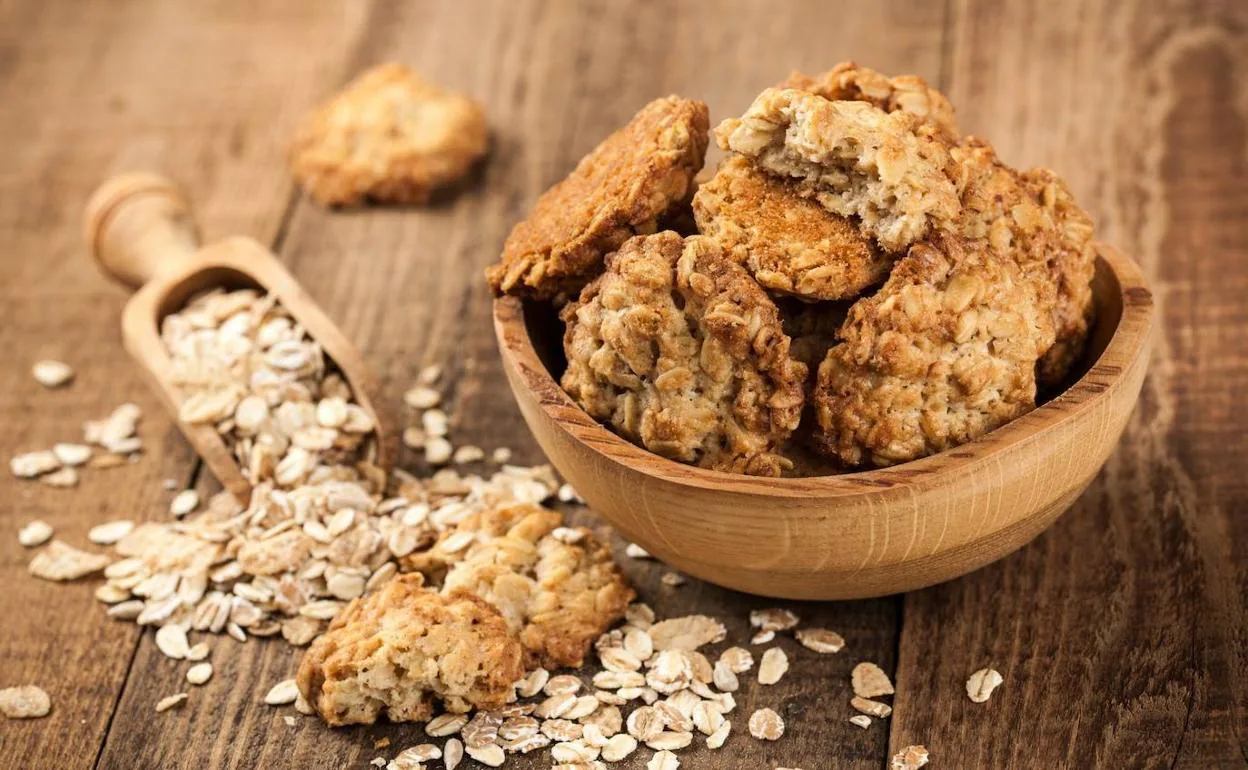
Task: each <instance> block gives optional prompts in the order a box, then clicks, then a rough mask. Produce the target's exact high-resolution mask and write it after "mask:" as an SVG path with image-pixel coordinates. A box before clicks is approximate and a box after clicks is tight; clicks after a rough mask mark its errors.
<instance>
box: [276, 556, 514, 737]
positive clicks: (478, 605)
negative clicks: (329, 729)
mask: <svg viewBox="0 0 1248 770" xmlns="http://www.w3.org/2000/svg"><path fill="white" fill-rule="evenodd" d="M421 584H422V577H421V576H420V575H415V574H414V575H400V576H398V577H396V578H394V579H392V580H391V581H390V582H388V583H386V585H385V586H384V587H383V588H382V589H381V590H379V591H377V592H376V593H374V594H371V595H369V596H366V597H363V598H360V599H355V600H354V601H352V602H351V604H350V605H348V606H347V608H346V609H345V610H344V611H343V612H342V613H341V614H339V615H338V617H337V618H335V619H334V621H333V622H332V623H331V624H330V626H329V630H328V631H326V632H325V633H324V634H323V635H322V636H320V637H318V638H317V639H316V640H315V641H314V642H313V643H312V646H311V647H310V648H308V651H307V653H305V654H304V656H303V660H302V661H301V662H300V664H299V673H298V676H297V677H296V681H297V683H298V685H299V691H300V692H301V693H302V694H303V697H304V699H305V700H307V702H308V703H309V704H311V705H312V707H313V708H315V709H316V711H317V712H318V713H319V714H320V715H321V717H322V718H324V720H325V721H326V722H328V723H329V724H331V725H346V724H371V723H372V722H375V721H376V720H377V718H378V717H380V716H383V715H384V716H386V717H388V718H389V719H390V720H392V721H395V722H407V721H424V720H427V719H429V717H431V716H432V715H433V705H434V700H435V699H438V700H441V701H442V702H443V704H444V705H445V707H446V709H447V710H448V711H453V712H466V711H469V710H470V709H472V708H481V709H491V708H499V707H501V706H503V705H504V704H505V703H506V702H507V699H508V697H509V696H510V695H511V686H512V684H513V683H515V682H516V681H517V680H518V679H520V677H521V676H523V675H524V668H523V666H522V665H521V660H522V656H523V651H522V649H521V647H520V644H519V642H517V641H516V640H515V639H514V638H513V637H512V635H511V633H510V632H509V631H508V629H507V623H506V621H504V620H503V618H502V616H501V615H499V613H498V611H497V610H495V609H494V608H493V607H491V606H490V605H489V604H487V603H485V602H484V601H482V600H481V599H479V598H477V597H475V596H472V595H470V594H466V593H461V592H451V593H449V594H440V593H437V592H434V591H430V590H428V589H425V588H423V587H422V585H421Z"/></svg>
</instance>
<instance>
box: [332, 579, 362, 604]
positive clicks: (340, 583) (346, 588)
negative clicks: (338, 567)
mask: <svg viewBox="0 0 1248 770" xmlns="http://www.w3.org/2000/svg"><path fill="white" fill-rule="evenodd" d="M364 586H365V579H364V576H363V575H357V574H353V573H350V572H335V573H334V574H333V575H331V576H330V577H329V579H328V580H326V581H325V587H326V589H328V590H329V592H330V594H332V595H333V596H334V597H336V598H338V599H342V600H343V601H349V600H351V599H354V598H355V597H357V596H361V595H363V593H364Z"/></svg>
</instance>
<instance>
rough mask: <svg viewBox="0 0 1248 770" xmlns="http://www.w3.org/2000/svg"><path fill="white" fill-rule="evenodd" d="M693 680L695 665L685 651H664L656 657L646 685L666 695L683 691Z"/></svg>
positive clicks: (648, 673)
mask: <svg viewBox="0 0 1248 770" xmlns="http://www.w3.org/2000/svg"><path fill="white" fill-rule="evenodd" d="M692 679H693V664H692V663H691V662H690V660H689V656H687V655H686V654H685V652H684V651H683V650H663V651H662V652H659V653H658V654H656V655H655V656H654V660H653V662H652V663H651V665H650V670H649V671H648V672H647V673H646V684H647V685H648V686H649V687H651V688H652V689H654V690H655V691H657V692H661V693H663V694H665V695H668V694H671V693H674V692H676V691H678V690H683V689H685V688H686V687H688V686H689V682H690V681H691V680H692Z"/></svg>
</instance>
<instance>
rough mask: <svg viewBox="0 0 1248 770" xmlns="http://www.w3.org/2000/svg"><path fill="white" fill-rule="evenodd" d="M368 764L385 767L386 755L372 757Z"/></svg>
mask: <svg viewBox="0 0 1248 770" xmlns="http://www.w3.org/2000/svg"><path fill="white" fill-rule="evenodd" d="M368 764H369V765H370V766H372V767H385V766H386V758H385V757H373V758H372V759H370V760H368Z"/></svg>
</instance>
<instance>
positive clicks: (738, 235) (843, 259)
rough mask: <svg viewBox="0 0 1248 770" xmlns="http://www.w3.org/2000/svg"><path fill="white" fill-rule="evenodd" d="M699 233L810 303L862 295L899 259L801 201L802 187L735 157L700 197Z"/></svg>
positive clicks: (696, 205) (849, 224) (767, 283)
mask: <svg viewBox="0 0 1248 770" xmlns="http://www.w3.org/2000/svg"><path fill="white" fill-rule="evenodd" d="M693 213H694V217H695V218H696V220H697V223H698V229H699V230H700V231H701V232H702V233H703V234H704V235H707V236H709V237H711V238H714V239H715V241H716V242H718V243H719V245H720V246H722V247H723V249H724V252H725V253H726V254H727V255H728V256H729V257H731V258H732V259H733V260H734V261H735V262H737V264H739V265H742V266H744V267H745V268H746V269H747V270H749V271H750V274H751V275H753V276H754V278H755V280H757V281H758V282H759V283H760V284H762V286H763V287H764V288H766V289H769V290H771V291H773V292H777V293H780V294H791V295H793V296H795V297H800V298H802V299H804V300H808V301H819V300H833V299H847V298H850V297H856V296H858V295H859V294H861V293H862V292H863V291H864V290H865V289H867V288H868V287H870V286H872V285H875V284H878V283H880V282H882V281H883V280H884V278H885V276H887V275H888V268H889V267H890V266H891V265H892V263H893V259H892V257H891V256H890V255H888V254H886V253H885V252H883V251H881V250H880V249H879V248H877V247H876V245H875V244H874V243H872V241H871V239H870V238H869V237H868V236H867V235H865V234H864V233H863V232H862V231H860V230H859V229H858V227H857V225H855V224H854V222H853V221H852V220H850V219H848V218H846V217H844V216H841V215H839V214H833V213H832V212H830V211H828V210H827V209H825V208H823V206H820V205H819V204H818V203H816V202H815V201H813V200H809V199H807V198H804V197H802V196H801V195H800V194H799V193H798V191H797V190H796V189H795V184H794V183H793V182H790V181H788V180H785V179H781V178H780V177H777V176H772V175H770V174H768V173H766V172H764V171H761V170H759V169H758V168H757V167H755V166H754V164H753V163H751V162H750V161H749V160H748V159H746V158H745V157H743V156H740V155H730V156H728V157H727V158H725V159H724V161H723V163H721V164H720V166H719V170H718V171H717V172H716V174H715V176H714V178H712V179H711V180H710V181H709V182H707V183H706V184H704V185H702V186H701V187H700V188H698V192H697V194H696V195H694V197H693Z"/></svg>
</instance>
